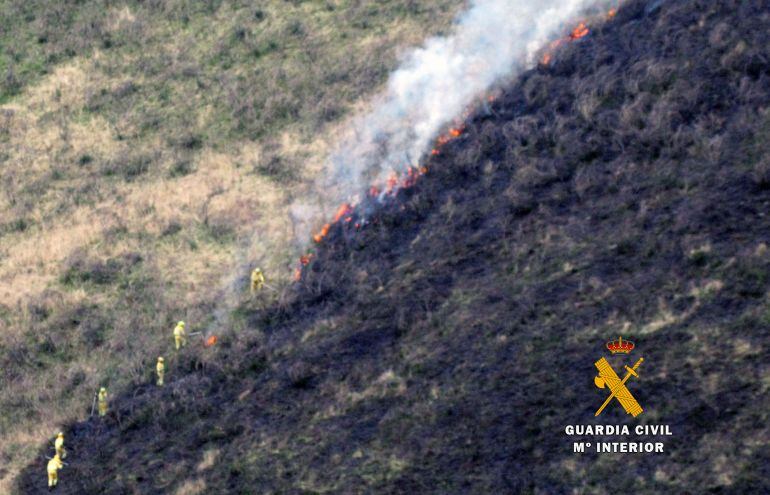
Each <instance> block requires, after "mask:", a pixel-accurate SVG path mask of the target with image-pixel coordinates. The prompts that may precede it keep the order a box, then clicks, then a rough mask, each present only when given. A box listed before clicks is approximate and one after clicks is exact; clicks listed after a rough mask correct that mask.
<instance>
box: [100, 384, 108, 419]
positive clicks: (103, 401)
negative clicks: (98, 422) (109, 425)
mask: <svg viewBox="0 0 770 495" xmlns="http://www.w3.org/2000/svg"><path fill="white" fill-rule="evenodd" d="M106 414H107V389H106V388H104V387H102V388H101V389H99V416H105V415H106Z"/></svg>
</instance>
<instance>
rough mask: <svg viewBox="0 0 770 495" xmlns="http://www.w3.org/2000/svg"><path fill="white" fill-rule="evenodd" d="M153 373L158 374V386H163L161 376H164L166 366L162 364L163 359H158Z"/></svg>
mask: <svg viewBox="0 0 770 495" xmlns="http://www.w3.org/2000/svg"><path fill="white" fill-rule="evenodd" d="M155 371H156V372H157V373H158V386H159V387H162V386H163V375H165V374H166V365H165V364H164V363H163V358H162V357H159V358H158V364H156V365H155Z"/></svg>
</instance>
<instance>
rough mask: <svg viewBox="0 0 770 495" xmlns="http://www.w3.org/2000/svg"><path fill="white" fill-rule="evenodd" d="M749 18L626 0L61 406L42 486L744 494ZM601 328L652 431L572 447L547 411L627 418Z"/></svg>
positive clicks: (758, 190) (755, 54) (761, 431)
mask: <svg viewBox="0 0 770 495" xmlns="http://www.w3.org/2000/svg"><path fill="white" fill-rule="evenodd" d="M769 27H770V16H768V14H767V12H766V11H765V10H764V9H763V8H762V4H761V3H760V2H698V1H695V0H687V1H678V2H657V1H655V2H646V1H641V0H632V1H630V2H628V3H627V4H626V5H625V6H624V7H623V8H621V9H620V11H619V12H618V14H617V16H615V18H614V19H612V20H611V21H609V22H608V23H607V24H606V25H604V26H593V28H592V31H591V34H590V35H589V36H586V37H585V38H583V39H581V40H580V41H577V42H574V43H570V44H569V45H568V46H566V47H565V48H564V49H563V50H561V51H559V52H557V53H556V54H554V57H553V59H552V61H551V63H550V64H549V65H548V66H540V67H538V68H536V69H534V70H532V71H530V72H528V73H526V74H525V75H524V76H523V77H521V78H520V79H519V80H517V81H514V82H513V83H512V84H511V85H510V86H509V87H508V88H506V89H505V90H504V91H503V92H502V93H501V95H500V97H499V98H498V99H497V100H496V101H495V102H494V103H493V104H492V105H491V109H490V111H489V112H485V113H480V114H476V115H474V116H473V117H471V119H470V120H469V121H468V123H467V126H466V132H465V134H464V135H463V137H462V138H461V139H457V140H455V141H452V142H451V143H450V144H448V145H446V146H445V147H443V148H442V151H441V153H440V154H439V155H438V156H433V157H431V158H430V159H428V160H427V161H426V165H427V166H428V168H429V171H428V173H427V174H426V175H425V176H423V177H422V178H421V179H420V180H419V182H418V183H417V185H415V186H414V187H412V188H410V189H407V190H402V191H401V192H400V193H399V194H398V196H397V197H396V198H394V199H393V200H390V201H388V202H387V203H385V204H383V205H381V206H380V207H379V208H378V210H377V212H376V213H375V214H374V216H373V217H372V218H370V223H369V225H367V226H366V227H365V228H364V229H362V230H361V231H360V232H352V231H350V230H348V227H346V226H345V225H347V224H343V225H338V226H336V227H334V228H333V229H332V230H331V232H330V234H329V236H328V238H327V239H326V240H325V241H324V243H323V245H322V246H321V247H320V249H319V250H318V253H317V258H316V260H315V261H314V262H313V263H312V264H311V265H309V267H308V269H307V270H306V271H305V273H304V274H303V278H302V281H301V283H300V284H298V285H296V286H294V287H293V289H292V290H291V291H289V292H287V293H286V294H285V295H284V296H285V297H283V298H282V299H281V300H279V301H276V302H275V303H273V304H272V305H270V306H269V307H268V308H267V310H265V311H259V310H257V308H256V307H255V306H253V305H251V304H250V303H244V304H243V305H242V306H241V307H240V308H239V311H238V318H239V319H238V320H237V321H236V323H238V324H242V325H243V326H244V327H246V328H247V329H248V330H250V331H244V332H241V333H240V334H239V335H235V330H231V331H230V333H228V334H226V335H224V336H223V339H222V345H221V346H218V347H217V348H215V349H209V350H208V352H203V351H202V350H198V349H188V350H186V351H185V352H183V353H182V354H180V355H179V356H178V357H174V358H173V359H172V364H171V371H170V383H169V385H168V386H167V387H166V388H164V389H162V390H161V389H158V388H156V387H153V386H150V385H149V383H148V382H149V377H148V376H147V374H146V373H144V374H141V373H137V374H136V376H135V377H133V378H132V381H131V383H130V384H126V385H125V386H124V387H122V388H121V389H120V390H121V393H120V394H119V395H118V396H117V397H116V398H115V400H114V403H113V412H112V413H111V415H110V416H109V417H108V418H107V419H106V420H105V421H98V420H96V419H90V420H88V421H81V422H73V423H71V424H70V425H68V427H67V431H68V435H69V437H68V438H69V442H70V444H71V446H72V447H73V449H74V451H75V452H77V455H73V458H72V461H71V464H70V465H69V466H68V467H67V468H66V469H65V470H64V471H62V473H61V477H62V485H61V487H60V489H59V491H60V493H72V494H76V493H104V494H119V493H121V494H122V493H178V494H195V493H244V494H245V493H441V494H445V493H549V494H553V493H574V491H575V490H577V491H579V492H586V493H614V492H618V491H622V492H631V491H633V492H636V493H766V492H767V491H768V489H769V488H770V486H769V485H768V479H770V472H768V466H770V451H768V442H767V440H768V429H767V424H768V410H770V401H769V400H768V397H770V394H768V387H769V386H770V378H769V377H770V370H769V369H768V365H767V363H768V358H769V357H770V356H769V355H768V354H769V353H770V351H768V349H769V347H768V346H767V343H768V338H769V336H768V328H770V293H769V292H768V289H769V288H770V252H769V251H768V243H770V217H768V213H767V212H768V205H770V175H769V174H770V168H768V161H767V158H766V156H767V154H768V151H770V150H768V149H767V147H768V143H770V135H769V134H768V133H770V113H768V112H769V111H768V108H767V102H768V101H770V85H768V80H770V79H769V78H770V65H769V64H768V60H770V53H768V46H769V45H768V43H767V32H768V28H769ZM122 260H123V261H121V262H120V263H121V264H119V267H120V268H119V269H118V270H117V271H116V273H118V275H117V276H118V277H125V278H128V279H130V278H131V277H135V276H136V275H133V273H134V272H133V270H134V269H133V268H131V267H132V266H135V265H140V263H143V262H137V263H135V264H133V265H132V264H131V261H130V260H131V259H130V258H122ZM77 273H80V272H77ZM85 283H87V284H94V283H96V282H95V281H88V282H85ZM128 285H129V286H130V287H136V286H134V285H132V284H128ZM83 290H85V289H83ZM136 294H137V295H136V297H142V295H144V294H145V291H143V290H138V289H137V291H136ZM83 321H88V322H91V321H94V320H93V319H92V317H90V316H89V317H88V319H86V318H84V319H83ZM89 325H90V323H89ZM236 326H237V325H236ZM619 332H622V333H623V336H624V337H628V338H630V339H632V340H635V341H636V343H637V346H638V348H639V351H638V352H639V353H641V354H639V355H642V356H644V358H645V364H644V366H643V367H642V369H641V378H640V379H639V380H638V381H637V382H636V383H635V389H634V390H635V393H636V395H637V398H638V399H639V401H640V402H641V403H642V404H643V406H644V407H645V413H644V414H643V415H642V416H640V417H639V418H638V420H637V421H638V422H640V423H643V424H656V423H665V424H669V425H671V426H672V430H673V432H674V436H673V437H671V438H669V439H666V453H665V454H663V455H659V456H644V455H602V456H597V455H596V454H585V455H574V454H572V453H571V440H570V439H569V438H567V437H566V436H565V435H564V433H563V429H564V426H566V425H568V424H576V423H579V424H585V423H591V422H595V423H596V424H619V423H626V422H627V419H626V416H625V415H624V414H623V412H622V410H621V409H620V408H617V407H615V408H611V409H608V410H606V412H605V413H603V415H602V416H601V417H600V418H599V419H596V420H595V419H593V414H592V413H593V412H594V410H595V408H596V407H597V405H598V404H597V402H598V401H599V400H600V395H601V394H598V392H597V390H596V388H595V387H594V384H593V382H592V377H593V376H594V368H593V362H594V361H595V360H596V359H597V358H598V357H599V356H601V355H602V345H603V343H604V342H605V340H607V339H608V338H609V337H610V336H615V335H617V334H618V333H619ZM107 345H113V344H111V343H110V344H107ZM616 368H617V366H616ZM46 451H47V450H43V448H42V447H41V450H40V451H39V454H41V455H42V454H43V453H44V452H46ZM115 466H120V469H119V470H117V469H116V468H115ZM43 470H44V466H43V463H42V461H41V460H36V461H35V462H33V463H31V464H29V466H28V467H27V468H26V470H25V471H24V473H23V474H22V476H21V477H20V478H19V479H18V483H17V484H16V485H15V488H16V490H17V491H19V492H21V493H38V492H42V490H43Z"/></svg>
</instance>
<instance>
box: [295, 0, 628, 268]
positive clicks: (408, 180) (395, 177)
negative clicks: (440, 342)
mask: <svg viewBox="0 0 770 495" xmlns="http://www.w3.org/2000/svg"><path fill="white" fill-rule="evenodd" d="M617 12H618V9H617V7H613V8H612V9H610V10H609V11H608V12H607V19H612V18H613V17H615V15H616V14H617ZM590 32H591V31H590V29H589V28H588V25H587V23H586V21H581V22H580V23H578V25H577V26H575V27H574V28H573V29H572V30H571V31H570V32H569V34H568V35H567V36H565V37H563V38H559V39H556V40H554V41H552V42H551V43H550V44H549V45H548V48H547V49H546V51H545V53H544V54H543V57H542V59H541V63H542V64H543V65H548V64H549V63H550V62H551V61H552V60H553V52H554V51H555V50H556V49H557V48H559V47H560V46H561V45H562V44H564V43H566V42H570V41H575V40H578V39H581V38H584V37H585V36H587V35H588V34H589V33H590ZM495 99H496V95H492V94H488V95H487V96H486V97H485V98H484V100H486V101H487V102H490V103H491V102H493V101H494V100H495ZM484 100H482V102H483V101H484ZM469 117H470V109H468V110H466V112H464V113H463V115H462V119H458V120H457V121H456V122H455V124H456V125H455V126H454V127H450V128H449V129H447V131H446V133H444V134H441V135H439V136H438V137H437V138H436V141H435V144H434V146H433V148H432V149H431V150H430V155H431V156H436V155H439V154H441V148H442V147H443V146H444V145H446V144H447V143H449V142H450V141H452V140H453V139H457V138H459V137H460V136H462V134H463V133H464V132H465V125H464V124H463V123H462V122H464V121H466V120H467V119H468V118H469ZM427 172H428V169H427V167H425V166H410V167H408V168H407V169H406V171H405V172H404V173H403V174H401V176H399V174H397V173H396V172H395V171H392V172H391V173H390V175H389V176H388V178H387V179H386V180H385V184H384V185H383V188H380V187H378V186H377V185H374V184H373V185H372V186H371V187H370V188H369V190H368V191H367V193H368V196H369V197H370V198H380V199H381V198H382V197H383V196H393V195H395V194H396V192H397V191H398V189H403V188H410V187H412V186H414V185H415V184H416V183H417V180H418V179H419V177H420V176H422V175H424V174H425V173H427ZM355 206H356V205H355V204H350V203H343V204H342V205H340V207H339V208H338V209H337V212H336V214H335V215H334V217H333V219H332V221H331V222H328V223H325V224H324V225H323V226H322V227H321V230H319V231H318V232H317V233H316V234H315V235H314V236H313V240H314V241H315V242H316V244H320V243H321V242H322V241H323V240H324V238H325V237H326V236H327V235H329V231H330V230H331V227H332V225H334V224H336V223H338V222H340V221H344V222H345V223H349V222H351V221H352V220H353V213H354V208H355ZM362 226H363V224H362V223H361V222H360V221H357V222H356V223H355V224H354V227H355V229H357V230H358V229H360V228H361V227H362ZM312 259H313V255H312V254H306V255H304V256H302V257H300V259H299V264H298V266H297V268H296V269H295V271H294V280H297V281H298V280H300V279H301V278H302V270H303V268H304V267H306V266H307V265H308V264H309V263H310V261H311V260H312Z"/></svg>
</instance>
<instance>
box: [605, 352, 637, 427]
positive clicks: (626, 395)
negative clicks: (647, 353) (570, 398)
mask: <svg viewBox="0 0 770 495" xmlns="http://www.w3.org/2000/svg"><path fill="white" fill-rule="evenodd" d="M643 361H644V358H639V361H637V362H636V364H635V365H634V367H633V368H629V367H628V366H626V371H627V373H626V376H624V377H623V379H622V380H621V379H620V377H619V376H618V374H617V373H615V370H614V369H612V366H610V363H608V362H607V360H606V359H604V358H601V359H599V360H598V361H596V362H595V363H594V366H596V369H598V370H599V376H597V377H594V384H596V386H597V387H599V388H604V387H605V386H606V387H608V388H609V389H610V392H611V393H610V396H609V397H607V400H605V401H604V404H602V407H600V408H599V410H598V411H596V414H594V416H598V415H600V414H601V413H602V411H604V408H605V407H607V404H609V403H610V401H612V398H613V397H614V398H616V399H618V402H620V405H621V406H623V409H625V410H626V414H630V415H631V416H633V417H637V416H638V415H640V414H641V413H642V406H640V405H639V402H637V400H636V399H635V398H634V396H633V395H631V392H630V391H629V390H628V387H626V382H627V381H628V379H629V378H631V375H633V376H635V377H637V378H638V377H639V375H638V374H637V373H636V370H637V369H638V368H639V366H640V365H641V364H642V362H643Z"/></svg>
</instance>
